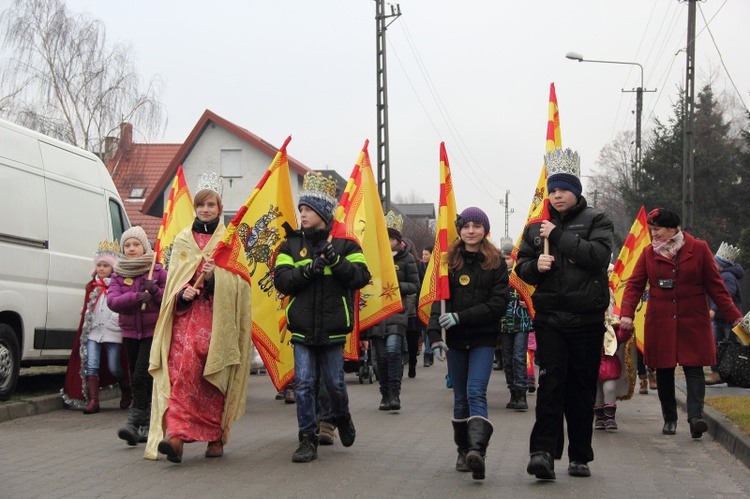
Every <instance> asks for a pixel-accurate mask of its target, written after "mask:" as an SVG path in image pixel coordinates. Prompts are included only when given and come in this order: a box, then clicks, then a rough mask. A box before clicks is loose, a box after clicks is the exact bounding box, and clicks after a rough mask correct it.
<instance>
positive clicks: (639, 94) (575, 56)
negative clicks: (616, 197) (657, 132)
mask: <svg viewBox="0 0 750 499" xmlns="http://www.w3.org/2000/svg"><path fill="white" fill-rule="evenodd" d="M565 57H567V58H568V59H570V60H573V61H578V62H597V63H599V64H622V65H626V66H638V68H639V69H640V70H641V85H640V86H639V87H638V88H636V89H635V92H636V94H635V96H636V99H635V168H634V174H633V179H632V184H633V185H632V187H633V189H636V188H637V187H638V186H637V184H636V178H637V173H638V172H640V170H641V115H642V114H643V92H655V91H656V90H655V89H654V90H646V89H644V88H643V66H641V65H640V64H638V63H637V62H625V61H595V60H593V59H584V58H583V55H581V54H579V53H578V52H568V53H567V54H565ZM632 91H633V90H623V92H632Z"/></svg>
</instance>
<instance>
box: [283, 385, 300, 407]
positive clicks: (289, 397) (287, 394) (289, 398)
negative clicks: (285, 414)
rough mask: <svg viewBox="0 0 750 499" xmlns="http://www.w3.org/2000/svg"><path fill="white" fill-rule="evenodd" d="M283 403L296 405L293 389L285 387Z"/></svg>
mask: <svg viewBox="0 0 750 499" xmlns="http://www.w3.org/2000/svg"><path fill="white" fill-rule="evenodd" d="M284 403H285V404H295V403H297V396H296V395H295V394H294V388H288V387H287V388H285V389H284Z"/></svg>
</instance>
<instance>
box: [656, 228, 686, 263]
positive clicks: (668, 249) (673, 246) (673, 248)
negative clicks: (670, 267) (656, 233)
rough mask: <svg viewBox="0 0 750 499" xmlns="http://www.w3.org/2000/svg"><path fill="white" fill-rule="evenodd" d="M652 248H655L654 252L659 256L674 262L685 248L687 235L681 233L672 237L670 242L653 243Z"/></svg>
mask: <svg viewBox="0 0 750 499" xmlns="http://www.w3.org/2000/svg"><path fill="white" fill-rule="evenodd" d="M651 246H653V248H654V252H655V253H656V254H657V255H660V256H663V257H664V258H669V259H670V260H674V259H675V257H676V256H677V253H679V252H680V250H681V249H682V247H683V246H685V234H683V233H682V231H680V232H678V233H677V234H675V235H674V236H672V238H670V239H669V241H664V242H659V241H651Z"/></svg>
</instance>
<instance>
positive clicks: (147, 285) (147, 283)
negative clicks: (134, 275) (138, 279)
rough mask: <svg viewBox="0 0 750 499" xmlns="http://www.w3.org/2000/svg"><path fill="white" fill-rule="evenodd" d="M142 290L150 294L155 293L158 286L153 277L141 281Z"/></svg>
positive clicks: (157, 290)
mask: <svg viewBox="0 0 750 499" xmlns="http://www.w3.org/2000/svg"><path fill="white" fill-rule="evenodd" d="M143 290H144V291H148V292H149V293H151V294H152V295H155V294H156V293H158V292H159V286H158V285H157V284H156V281H155V280H153V279H145V280H144V281H143Z"/></svg>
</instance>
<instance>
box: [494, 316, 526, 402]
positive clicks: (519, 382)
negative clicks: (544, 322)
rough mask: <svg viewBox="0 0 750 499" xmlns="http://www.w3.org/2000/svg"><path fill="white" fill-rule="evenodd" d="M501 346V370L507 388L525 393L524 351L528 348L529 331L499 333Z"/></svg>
mask: <svg viewBox="0 0 750 499" xmlns="http://www.w3.org/2000/svg"><path fill="white" fill-rule="evenodd" d="M500 344H501V345H502V347H503V371H505V381H506V382H507V383H508V389H509V390H511V391H514V390H515V391H519V392H523V393H526V387H527V386H528V372H527V370H526V352H527V350H528V349H529V333H528V331H527V332H524V333H512V334H511V333H500Z"/></svg>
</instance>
